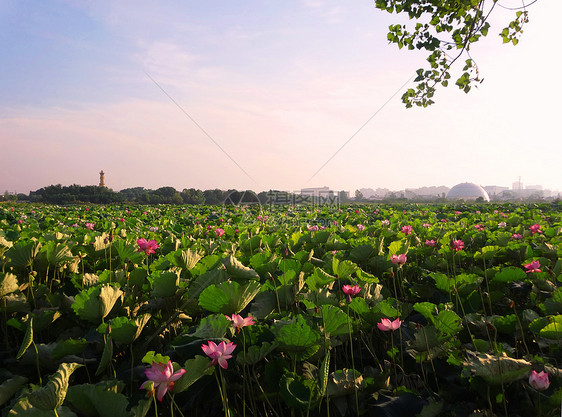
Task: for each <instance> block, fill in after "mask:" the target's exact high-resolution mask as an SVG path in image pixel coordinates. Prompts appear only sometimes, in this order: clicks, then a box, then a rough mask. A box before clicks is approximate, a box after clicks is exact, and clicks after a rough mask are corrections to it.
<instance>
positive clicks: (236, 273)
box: [223, 255, 260, 280]
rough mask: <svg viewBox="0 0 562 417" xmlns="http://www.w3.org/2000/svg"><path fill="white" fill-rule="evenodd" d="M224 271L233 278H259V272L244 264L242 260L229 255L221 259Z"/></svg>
mask: <svg viewBox="0 0 562 417" xmlns="http://www.w3.org/2000/svg"><path fill="white" fill-rule="evenodd" d="M223 264H224V266H225V268H226V273H227V274H228V276H229V277H231V278H232V279H234V280H259V279H260V276H259V274H258V273H257V272H256V271H254V270H253V269H252V268H249V267H247V266H244V265H243V264H242V262H240V261H239V260H238V259H236V258H235V257H234V256H232V255H230V256H227V257H226V258H225V259H223Z"/></svg>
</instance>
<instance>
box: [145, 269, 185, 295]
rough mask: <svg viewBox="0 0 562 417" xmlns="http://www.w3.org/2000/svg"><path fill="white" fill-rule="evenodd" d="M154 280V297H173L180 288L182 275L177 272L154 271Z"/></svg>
mask: <svg viewBox="0 0 562 417" xmlns="http://www.w3.org/2000/svg"><path fill="white" fill-rule="evenodd" d="M151 276H154V281H153V283H152V292H151V293H150V295H151V296H152V297H162V298H165V297H172V296H173V295H175V293H176V292H177V290H178V285H179V281H180V277H179V275H178V274H177V273H176V272H161V273H158V272H156V273H154V274H152V275H151Z"/></svg>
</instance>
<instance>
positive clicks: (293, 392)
mask: <svg viewBox="0 0 562 417" xmlns="http://www.w3.org/2000/svg"><path fill="white" fill-rule="evenodd" d="M279 395H280V396H281V398H283V400H284V401H285V402H286V403H287V405H288V406H289V407H292V408H299V409H301V410H307V409H311V408H313V407H315V406H316V404H317V402H318V387H317V384H316V382H315V381H314V380H311V379H305V378H303V377H302V376H300V375H297V374H295V373H293V372H287V373H286V374H285V375H283V377H282V378H281V381H280V382H279Z"/></svg>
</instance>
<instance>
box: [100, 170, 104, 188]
mask: <svg viewBox="0 0 562 417" xmlns="http://www.w3.org/2000/svg"><path fill="white" fill-rule="evenodd" d="M100 187H105V173H104V172H103V169H102V170H101V171H100Z"/></svg>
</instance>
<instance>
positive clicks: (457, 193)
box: [447, 182, 490, 201]
mask: <svg viewBox="0 0 562 417" xmlns="http://www.w3.org/2000/svg"><path fill="white" fill-rule="evenodd" d="M479 197H482V199H483V200H484V201H490V196H489V195H488V193H487V192H486V190H485V189H484V188H482V187H480V186H479V185H476V184H473V183H471V182H463V183H461V184H457V185H455V186H454V187H453V188H451V189H450V190H449V192H448V193H447V199H448V200H471V201H473V200H476V199H477V198H479Z"/></svg>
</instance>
